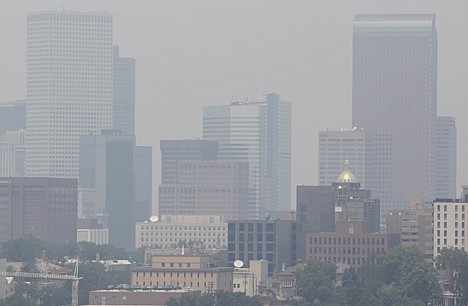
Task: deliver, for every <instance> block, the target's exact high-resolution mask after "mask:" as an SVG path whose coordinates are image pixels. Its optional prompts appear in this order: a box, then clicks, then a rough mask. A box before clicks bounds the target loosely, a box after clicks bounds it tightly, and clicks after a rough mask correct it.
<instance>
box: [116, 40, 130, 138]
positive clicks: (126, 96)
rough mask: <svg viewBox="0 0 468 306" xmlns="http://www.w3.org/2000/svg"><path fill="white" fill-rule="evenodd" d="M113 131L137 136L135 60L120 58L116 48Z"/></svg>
mask: <svg viewBox="0 0 468 306" xmlns="http://www.w3.org/2000/svg"><path fill="white" fill-rule="evenodd" d="M113 68H114V72H113V73H114V93H113V101H114V103H113V109H114V113H113V125H112V126H113V129H115V130H121V131H122V135H135V59H134V58H128V57H120V55H119V47H118V46H114V67H113Z"/></svg>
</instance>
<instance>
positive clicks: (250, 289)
mask: <svg viewBox="0 0 468 306" xmlns="http://www.w3.org/2000/svg"><path fill="white" fill-rule="evenodd" d="M233 277H234V286H233V292H242V293H244V294H245V295H246V296H255V295H258V285H259V284H260V283H261V282H263V281H265V280H266V279H267V278H268V261H266V260H251V261H250V262H249V268H243V267H236V268H234V276H233Z"/></svg>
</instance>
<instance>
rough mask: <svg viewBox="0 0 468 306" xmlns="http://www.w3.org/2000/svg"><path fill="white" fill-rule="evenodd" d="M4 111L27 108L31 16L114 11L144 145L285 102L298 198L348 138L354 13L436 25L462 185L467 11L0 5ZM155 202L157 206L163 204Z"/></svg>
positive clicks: (323, 4)
mask: <svg viewBox="0 0 468 306" xmlns="http://www.w3.org/2000/svg"><path fill="white" fill-rule="evenodd" d="M1 5H2V7H1V10H0V25H1V26H0V39H1V42H2V44H1V46H2V50H1V53H0V68H1V69H0V101H9V100H15V99H21V98H24V97H25V96H26V14H27V12H29V11H37V10H63V9H65V10H80V11H106V12H110V13H113V15H114V44H118V45H119V46H120V54H121V56H124V57H125V56H128V57H134V58H136V63H137V84H136V95H137V96H136V101H137V102H136V122H137V129H136V130H137V142H138V144H139V145H151V146H153V151H154V164H155V167H154V171H155V172H154V174H153V177H154V180H153V181H154V186H155V189H156V186H157V185H158V184H159V178H160V172H159V163H160V156H159V140H160V139H183V138H189V137H201V126H202V107H203V106H205V105H217V104H226V103H228V102H229V93H230V92H232V93H233V94H234V95H237V96H245V95H248V96H249V97H251V98H256V97H258V96H260V95H262V94H265V93H269V92H277V93H278V94H280V95H281V97H282V98H283V99H285V100H289V101H291V102H292V103H293V169H292V177H293V179H292V186H293V189H295V186H296V185H300V184H316V183H317V160H318V149H317V143H318V141H317V138H318V137H317V134H318V131H319V130H324V129H327V128H329V127H335V128H340V127H343V128H350V127H351V126H350V125H351V66H352V30H353V20H354V15H355V14H357V13H435V14H436V27H437V32H438V40H439V67H438V80H439V84H438V114H439V115H448V116H455V117H456V120H457V128H458V167H457V168H458V180H457V181H458V182H457V194H458V193H459V191H460V188H459V186H460V185H461V184H465V183H467V182H468V169H467V167H468V160H467V159H466V158H464V157H465V156H468V144H467V143H466V142H464V141H463V140H464V139H465V137H464V136H465V133H466V132H467V131H468V105H467V100H468V99H467V96H468V94H467V88H468V50H467V46H468V18H467V16H468V1H467V0H450V1H442V0H419V1H416V0H404V1H403V0H388V1H379V0H367V1H358V0H352V1H349V0H341V1H333V0H320V1H318V0H317V1H316V0H314V1H313V0H307V1H293V0H288V1H287V0H282V1H272V0H267V1H253V0H248V1H247V0H246V1H239V0H235V1H232V0H231V1H227V0H226V1H220V0H212V1H211V0H210V1H200V0H187V1H174V0H167V1H155V0H126V1H123V0H122V1H119V0H107V1H104V0H102V1H100V0H80V1H73V0H67V1H58V0H57V1H53V0H29V1H24V0H2V1H1ZM156 201H157V199H154V202H156Z"/></svg>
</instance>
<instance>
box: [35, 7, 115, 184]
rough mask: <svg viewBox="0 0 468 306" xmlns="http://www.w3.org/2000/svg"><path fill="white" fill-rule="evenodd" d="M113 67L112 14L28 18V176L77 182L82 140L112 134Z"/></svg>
mask: <svg viewBox="0 0 468 306" xmlns="http://www.w3.org/2000/svg"><path fill="white" fill-rule="evenodd" d="M112 66H113V51H112V15H111V14H107V13H96V12H91V13H84V12H67V11H49V12H35V13H29V14H28V18H27V101H28V102H27V115H26V129H27V135H26V143H27V156H26V174H27V175H28V176H43V177H71V178H78V172H79V165H78V151H79V137H80V135H86V134H96V133H99V132H100V131H101V130H102V129H110V128H112V99H113V68H112Z"/></svg>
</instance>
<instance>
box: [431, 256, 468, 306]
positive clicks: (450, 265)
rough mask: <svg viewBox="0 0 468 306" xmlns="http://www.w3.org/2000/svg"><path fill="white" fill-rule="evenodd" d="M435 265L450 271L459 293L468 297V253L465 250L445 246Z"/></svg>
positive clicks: (456, 291)
mask: <svg viewBox="0 0 468 306" xmlns="http://www.w3.org/2000/svg"><path fill="white" fill-rule="evenodd" d="M435 265H436V268H437V269H439V270H449V271H450V275H451V277H452V282H453V284H454V291H455V293H456V294H457V295H460V296H465V297H468V254H467V253H466V252H465V251H464V250H460V249H455V248H443V249H442V250H441V251H440V254H439V255H438V256H437V257H436V260H435Z"/></svg>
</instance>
